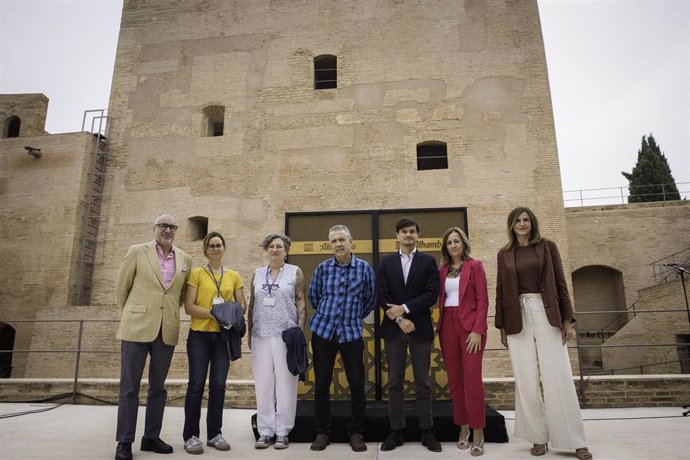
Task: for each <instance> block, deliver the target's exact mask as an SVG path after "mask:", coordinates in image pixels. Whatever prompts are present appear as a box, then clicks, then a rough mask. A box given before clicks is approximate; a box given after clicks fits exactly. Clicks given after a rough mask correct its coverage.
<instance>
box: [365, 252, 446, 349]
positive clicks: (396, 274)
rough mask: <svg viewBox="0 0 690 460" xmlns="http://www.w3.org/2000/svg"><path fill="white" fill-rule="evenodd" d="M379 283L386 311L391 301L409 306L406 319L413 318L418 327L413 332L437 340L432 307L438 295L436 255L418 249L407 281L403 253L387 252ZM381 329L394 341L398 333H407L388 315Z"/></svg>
mask: <svg viewBox="0 0 690 460" xmlns="http://www.w3.org/2000/svg"><path fill="white" fill-rule="evenodd" d="M376 284H377V286H378V294H379V305H380V306H381V308H382V309H383V311H384V312H385V311H386V310H388V307H387V306H386V304H388V303H392V304H395V305H402V304H405V305H407V308H409V310H410V313H409V314H405V318H407V319H409V320H410V321H412V322H413V323H414V327H415V330H414V331H413V332H412V333H411V335H413V336H414V337H415V338H417V339H420V340H429V341H430V340H433V339H434V324H433V321H432V319H431V307H433V306H434V303H436V299H437V298H438V265H437V264H436V259H434V257H433V256H431V255H429V254H424V253H422V252H419V250H418V251H417V252H415V255H414V257H413V258H412V263H411V264H410V273H409V274H408V276H407V284H405V278H404V277H403V271H402V264H401V263H400V254H399V253H398V252H396V253H394V254H387V255H385V256H383V257H382V258H381V263H380V264H379V271H378V274H377V276H376ZM380 331H381V337H383V338H384V340H390V339H392V338H394V337H395V336H396V335H397V334H398V333H400V334H404V332H402V331H401V330H400V327H399V326H398V325H397V324H396V323H395V321H392V320H390V319H388V317H387V316H386V315H385V314H384V315H383V322H382V323H381V329H380Z"/></svg>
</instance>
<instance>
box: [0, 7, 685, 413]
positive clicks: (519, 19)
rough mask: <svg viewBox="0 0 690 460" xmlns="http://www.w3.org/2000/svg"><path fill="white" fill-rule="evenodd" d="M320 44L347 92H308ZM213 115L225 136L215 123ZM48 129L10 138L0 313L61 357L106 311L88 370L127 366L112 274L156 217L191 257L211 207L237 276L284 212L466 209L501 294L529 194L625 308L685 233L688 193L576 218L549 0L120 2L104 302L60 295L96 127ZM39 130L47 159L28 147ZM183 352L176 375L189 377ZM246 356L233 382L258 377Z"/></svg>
mask: <svg viewBox="0 0 690 460" xmlns="http://www.w3.org/2000/svg"><path fill="white" fill-rule="evenodd" d="M432 3H433V5H431V4H432ZM323 54H329V55H334V56H336V57H337V62H338V66H337V70H338V76H337V79H338V84H337V88H335V89H324V90H315V89H313V88H314V57H316V56H320V55H323ZM30 96H32V97H33V96H35V95H30ZM43 98H45V97H44V96H43ZM34 99H35V98H34ZM38 100H40V98H39V99H38ZM3 101H4V100H3V99H0V103H1V104H0V108H2V107H15V106H11V105H7V103H6V102H3ZM46 107H47V99H46ZM209 107H213V110H206V109H207V108H209ZM217 107H224V110H222V111H220V110H218V109H217ZM15 108H16V107H15ZM12 110H15V109H14V108H13V109H12ZM9 112H11V110H9V109H8V110H6V111H5V109H2V110H0V115H2V116H5V115H4V114H9ZM44 112H45V111H44ZM219 113H222V117H223V118H222V120H221V121H222V125H223V135H222V136H208V133H209V126H208V123H209V116H210V115H217V114H219ZM25 118H26V119H30V117H26V116H25ZM39 118H40V116H39ZM0 120H2V118H0ZM42 120H43V121H45V113H43V118H42ZM37 129H39V128H37ZM42 129H43V125H42V124H40V129H39V131H40V130H42ZM39 131H37V134H43V132H44V131H40V132H39ZM37 134H34V136H36V137H29V138H23V139H21V140H18V139H3V140H0V164H1V165H2V168H1V169H0V199H1V200H2V201H0V205H1V206H2V215H3V218H2V222H1V223H0V226H1V228H0V230H2V232H1V234H2V236H0V242H1V244H2V246H1V249H2V255H3V256H4V258H5V260H8V261H9V262H10V263H6V264H4V265H3V268H0V276H2V277H3V279H5V280H7V282H6V283H4V284H3V286H2V287H1V288H0V302H2V304H1V308H2V310H0V321H3V320H4V321H7V320H12V319H40V320H46V321H45V322H42V323H40V324H38V325H37V326H36V327H32V326H29V325H27V324H25V323H15V325H16V326H17V342H16V344H15V348H16V349H27V348H31V349H34V350H55V351H57V350H66V351H68V350H71V349H74V347H75V344H76V339H77V337H78V336H79V322H78V321H79V320H80V319H87V320H105V321H109V322H96V321H87V322H85V323H84V329H83V337H82V340H83V342H82V348H83V349H84V350H89V351H90V352H88V353H85V354H83V355H82V357H81V365H80V372H81V376H82V377H98V378H106V377H114V376H116V375H117V369H118V359H119V355H118V353H117V352H118V343H117V341H116V340H115V338H114V331H115V329H116V324H117V323H116V321H117V319H118V317H119V312H118V311H117V308H116V307H114V306H113V303H114V299H113V285H114V281H115V276H116V273H117V269H118V267H119V265H120V262H121V260H122V257H123V256H124V254H125V252H126V250H127V247H128V246H129V245H131V244H135V243H140V242H143V241H146V240H149V239H151V238H152V233H151V223H152V220H153V218H154V217H155V216H156V215H158V214H161V213H163V212H169V213H172V214H175V215H176V216H177V219H178V224H179V225H180V229H179V230H178V232H177V240H176V244H178V245H179V246H180V247H182V248H183V249H185V250H186V251H188V252H190V253H191V254H192V255H193V257H194V263H195V265H198V264H201V263H203V261H204V258H203V255H202V254H201V242H200V241H199V240H198V238H197V237H196V236H195V235H194V234H193V233H194V232H192V228H191V227H192V223H191V221H190V220H189V219H190V218H193V217H199V216H201V217H206V218H208V230H209V231H211V230H217V231H220V232H222V233H223V234H224V235H225V238H226V241H227V243H228V251H227V253H226V257H227V260H226V263H227V264H228V265H230V266H231V267H232V268H233V269H235V270H237V271H238V272H239V273H240V274H241V275H242V276H243V278H244V280H245V284H247V283H248V280H249V277H250V276H251V273H252V272H253V269H254V268H255V267H256V266H258V265H260V264H262V254H261V250H260V249H259V248H258V243H259V241H260V240H261V238H262V237H263V236H264V235H265V234H267V233H270V232H275V231H280V230H282V229H283V228H284V225H285V215H286V213H288V212H303V211H312V212H331V211H343V210H362V209H368V210H371V209H399V208H420V209H423V208H439V207H466V208H467V215H468V219H469V223H468V227H469V230H470V234H471V238H472V246H473V254H474V256H475V257H478V258H480V259H482V260H484V261H485V266H486V269H487V274H488V277H489V286H490V287H489V292H490V298H492V297H493V286H494V282H495V256H496V252H497V251H498V249H499V248H500V247H501V246H503V245H504V244H505V242H506V239H507V236H506V224H505V218H506V216H507V213H508V212H509V210H510V209H511V208H512V207H514V206H516V205H523V204H524V205H528V206H530V207H531V208H533V209H534V210H535V212H536V213H537V215H538V216H539V218H540V221H541V225H542V233H543V234H544V235H546V236H548V237H549V238H551V239H554V240H555V241H556V242H557V243H558V245H559V248H560V250H561V255H562V257H563V259H564V262H565V265H566V269H567V270H568V272H571V271H572V270H571V268H572V269H580V268H583V267H588V266H593V265H596V266H599V265H604V266H608V267H612V268H615V269H616V270H619V271H620V272H622V274H623V275H622V276H623V279H624V285H625V291H624V292H625V297H626V302H627V304H629V303H630V301H632V300H633V299H636V298H637V290H638V289H641V288H644V287H646V286H648V285H649V284H651V281H650V282H648V283H646V282H645V279H646V276H647V275H646V274H645V272H647V267H646V265H647V264H649V263H650V262H652V261H653V260H656V259H658V258H660V257H663V256H666V255H668V254H670V253H673V252H675V251H679V250H682V249H685V248H687V247H690V241H688V235H690V232H688V231H687V230H688V228H687V226H688V222H690V219H688V217H690V216H689V213H690V205H688V204H687V203H685V202H678V203H667V204H648V205H625V206H610V207H590V208H584V209H569V210H567V211H564V208H563V200H562V192H561V182H560V172H559V165H558V155H557V151H556V143H555V134H554V127H553V119H552V111H551V102H550V95H549V87H548V78H547V73H546V64H545V58H544V49H543V43H542V38H541V31H540V26H539V16H538V11H537V3H536V1H519V2H518V1H505V2H494V1H480V0H474V1H473V0H466V1H456V0H452V1H451V0H448V1H433V2H427V1H419V0H400V1H397V2H392V1H384V0H375V1H371V0H367V1H364V0H360V1H352V2H341V1H336V0H324V1H320V2H316V3H314V2H305V1H284V0H263V1H250V0H233V1H201V0H189V1H186V2H172V1H156V2H153V1H140V0H138V1H133V0H132V1H129V0H128V1H125V5H124V11H123V19H122V28H121V32H120V42H119V46H118V52H117V59H116V67H115V73H114V76H113V85H112V94H111V103H110V124H109V139H110V152H109V163H108V174H107V178H106V192H105V201H104V202H103V205H102V208H101V214H102V216H103V220H102V222H101V226H100V233H99V243H98V252H97V257H96V267H95V275H94V289H93V292H92V301H91V303H92V305H90V306H78V307H70V306H68V305H69V303H70V300H69V299H70V289H71V288H70V286H71V285H72V284H73V282H72V280H73V278H74V276H75V266H76V265H75V260H74V258H75V254H76V249H75V248H76V247H77V245H78V242H79V240H80V237H81V236H80V229H81V215H80V211H79V208H80V206H81V205H80V203H82V202H83V201H84V200H85V195H86V190H85V184H86V176H88V164H89V162H90V161H91V157H90V155H92V154H91V153H90V152H91V151H92V148H93V146H92V143H93V140H92V137H91V136H90V135H89V134H84V133H76V134H63V135H50V136H40V137H38V136H37ZM426 141H437V142H443V143H445V144H446V146H447V153H448V155H447V157H448V168H447V169H436V170H418V169H417V156H416V147H417V145H418V144H419V143H422V142H426ZM32 144H36V145H35V147H40V148H42V151H43V152H44V156H43V158H41V159H34V158H31V157H28V156H27V155H26V152H25V151H24V150H23V146H24V145H32ZM324 237H325V235H324ZM354 237H355V239H356V238H357V235H356V234H355V235H354ZM27 255H28V256H29V258H30V259H31V260H30V263H27ZM35 260H38V261H40V272H37V269H36V263H34V261H35ZM37 273H38V275H39V276H37ZM10 289H11V290H10ZM575 301H576V307H577V299H575ZM490 304H491V307H490V314H493V301H491V302H490ZM183 316H184V315H183ZM53 319H65V320H74V322H70V323H51V322H50V321H51V320H53ZM56 324H57V325H59V327H57V326H56ZM645 327H647V326H645ZM654 327H664V325H663V324H656V326H654ZM650 333H654V332H653V331H650ZM181 334H182V337H181V339H182V341H181V342H180V343H184V336H186V327H183V328H182V331H181ZM488 347H489V348H490V349H496V350H492V351H489V352H487V355H486V364H485V369H486V371H485V375H486V376H487V377H503V376H507V375H510V364H509V362H508V359H507V354H506V352H505V350H503V349H501V346H500V344H499V340H498V334H497V332H496V331H495V330H494V329H493V328H490V333H489V343H488ZM245 351H246V352H248V350H245ZM178 352H179V353H178V354H176V355H175V358H174V363H173V368H172V369H171V375H170V376H171V378H179V379H184V378H185V377H186V372H187V367H186V356H185V354H184V348H183V347H178ZM72 356H73V355H70V353H55V354H35V355H32V358H31V360H30V362H28V363H27V359H26V355H23V354H19V353H15V362H14V363H13V364H14V365H15V368H16V371H17V373H16V374H13V375H15V376H27V377H45V376H53V377H70V376H72V375H73V373H74V364H75V360H74V358H73V357H72ZM247 358H248V356H245V359H242V360H240V362H238V363H236V364H235V365H233V366H232V367H231V373H230V377H231V378H232V379H240V380H242V379H251V363H250V360H249V359H247ZM571 358H572V361H573V364H574V367H575V368H577V364H578V360H577V355H576V353H575V352H572V353H571ZM508 405H510V401H508V402H506V404H505V405H500V406H501V407H504V406H505V407H507V406H508Z"/></svg>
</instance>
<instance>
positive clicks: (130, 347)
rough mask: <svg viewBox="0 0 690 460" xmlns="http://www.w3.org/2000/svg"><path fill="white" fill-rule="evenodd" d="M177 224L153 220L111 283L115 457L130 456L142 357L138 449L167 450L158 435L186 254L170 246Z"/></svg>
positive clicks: (186, 270)
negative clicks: (116, 351)
mask: <svg viewBox="0 0 690 460" xmlns="http://www.w3.org/2000/svg"><path fill="white" fill-rule="evenodd" d="M176 231H177V225H176V222H175V218H174V217H173V216H171V215H169V214H163V215H161V216H158V217H157V218H156V220H155V221H154V224H153V234H154V237H155V239H154V241H151V242H148V243H144V244H137V245H133V246H130V248H129V251H127V255H126V256H125V259H124V261H123V262H122V265H121V266H120V271H119V272H118V274H117V281H116V282H115V298H116V301H117V305H118V307H120V311H121V312H122V318H121V320H120V327H119V329H118V331H117V338H118V339H120V340H121V341H122V342H121V348H120V399H119V405H118V410H117V433H116V441H117V442H118V445H117V450H116V453H115V459H116V460H129V459H131V458H132V442H133V441H134V434H135V431H136V426H137V412H138V407H139V387H140V385H141V377H142V374H143V373H144V366H145V365H146V358H147V356H148V355H150V356H151V359H150V361H149V375H148V382H149V389H148V396H147V399H146V422H145V427H144V436H143V438H142V440H141V450H144V451H151V452H156V453H159V454H169V453H172V451H173V448H172V447H171V446H170V445H168V444H166V443H165V442H163V441H162V440H161V439H160V432H161V426H162V423H163V411H164V409H165V401H166V398H167V392H166V391H165V378H166V377H167V375H168V369H169V368H170V362H171V360H172V356H173V350H174V349H175V345H177V340H178V336H179V330H180V306H181V305H182V304H183V303H184V299H185V292H186V288H187V278H188V277H189V272H190V271H191V264H192V258H191V257H190V256H189V254H187V253H185V252H184V251H182V250H181V249H180V248H177V247H175V246H173V241H174V240H175V232H176Z"/></svg>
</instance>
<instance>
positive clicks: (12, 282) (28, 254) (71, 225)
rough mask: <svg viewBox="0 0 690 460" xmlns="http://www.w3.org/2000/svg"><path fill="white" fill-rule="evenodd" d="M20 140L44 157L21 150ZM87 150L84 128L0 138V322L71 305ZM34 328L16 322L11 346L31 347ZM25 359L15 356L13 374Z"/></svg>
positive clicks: (86, 176)
mask: <svg viewBox="0 0 690 460" xmlns="http://www.w3.org/2000/svg"><path fill="white" fill-rule="evenodd" d="M25 145H30V146H32V147H36V148H40V149H41V151H42V153H43V156H42V157H41V158H33V157H31V156H29V155H27V153H26V151H25V150H24V146H25ZM92 147H93V138H92V136H91V135H90V134H88V133H73V134H55V135H50V136H35V137H20V138H10V139H0V206H1V209H2V219H0V254H2V259H3V264H2V267H1V268H0V279H2V280H3V282H2V283H0V321H3V320H5V321H6V320H9V319H15V320H16V319H23V320H32V319H34V315H35V313H36V311H37V310H38V309H40V308H42V307H45V306H55V305H58V306H64V305H66V304H68V303H69V298H70V297H69V296H70V289H72V288H73V287H74V286H75V284H76V280H77V277H78V271H77V270H78V253H79V249H80V244H81V233H82V215H83V212H84V198H85V194H86V190H87V184H88V179H89V174H88V173H89V166H90V161H91V156H92V155H91V153H90V152H91V151H92ZM53 318H55V319H57V318H60V314H59V313H57V314H56V315H55V316H54V317H53ZM32 326H33V325H32V323H17V324H16V325H15V328H16V329H17V335H16V338H15V340H16V343H15V349H18V350H26V349H28V348H31V336H32V334H33V332H32ZM25 358H26V355H21V354H18V355H16V356H15V361H14V363H13V364H14V366H15V368H16V369H17V370H18V371H19V372H23V370H22V368H23V367H24V366H25V365H26V364H25ZM15 375H16V374H15ZM19 375H20V376H21V375H23V374H22V373H20V374H19Z"/></svg>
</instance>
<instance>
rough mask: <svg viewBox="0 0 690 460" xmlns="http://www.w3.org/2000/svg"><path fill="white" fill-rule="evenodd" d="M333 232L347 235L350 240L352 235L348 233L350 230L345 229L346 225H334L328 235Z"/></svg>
mask: <svg viewBox="0 0 690 460" xmlns="http://www.w3.org/2000/svg"><path fill="white" fill-rule="evenodd" d="M333 232H345V233H346V234H347V236H348V238H350V239H352V233H351V232H350V229H349V228H347V225H343V224H338V225H334V226H332V227H331V228H330V229H329V230H328V234H329V235H330V234H331V233H333Z"/></svg>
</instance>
